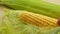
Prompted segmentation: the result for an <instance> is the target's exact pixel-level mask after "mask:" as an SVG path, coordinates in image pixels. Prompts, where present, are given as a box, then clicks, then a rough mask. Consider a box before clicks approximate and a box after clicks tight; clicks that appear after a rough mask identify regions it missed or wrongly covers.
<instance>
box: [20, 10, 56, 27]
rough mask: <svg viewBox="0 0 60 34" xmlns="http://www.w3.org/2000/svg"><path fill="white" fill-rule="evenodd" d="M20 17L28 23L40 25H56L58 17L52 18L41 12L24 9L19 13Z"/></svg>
mask: <svg viewBox="0 0 60 34" xmlns="http://www.w3.org/2000/svg"><path fill="white" fill-rule="evenodd" d="M19 18H20V19H21V20H22V21H24V22H27V23H28V24H32V25H36V26H39V27H56V26H57V19H54V18H50V17H47V16H44V15H41V14H35V13H32V12H27V11H23V12H22V14H19Z"/></svg>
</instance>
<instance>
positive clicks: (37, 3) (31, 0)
mask: <svg viewBox="0 0 60 34" xmlns="http://www.w3.org/2000/svg"><path fill="white" fill-rule="evenodd" d="M1 1H2V3H3V4H5V5H6V6H8V7H10V8H13V9H16V10H27V11H30V12H34V13H39V14H43V15H47V16H49V17H53V18H59V17H60V5H56V4H52V3H48V2H45V1H41V0H1Z"/></svg>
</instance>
